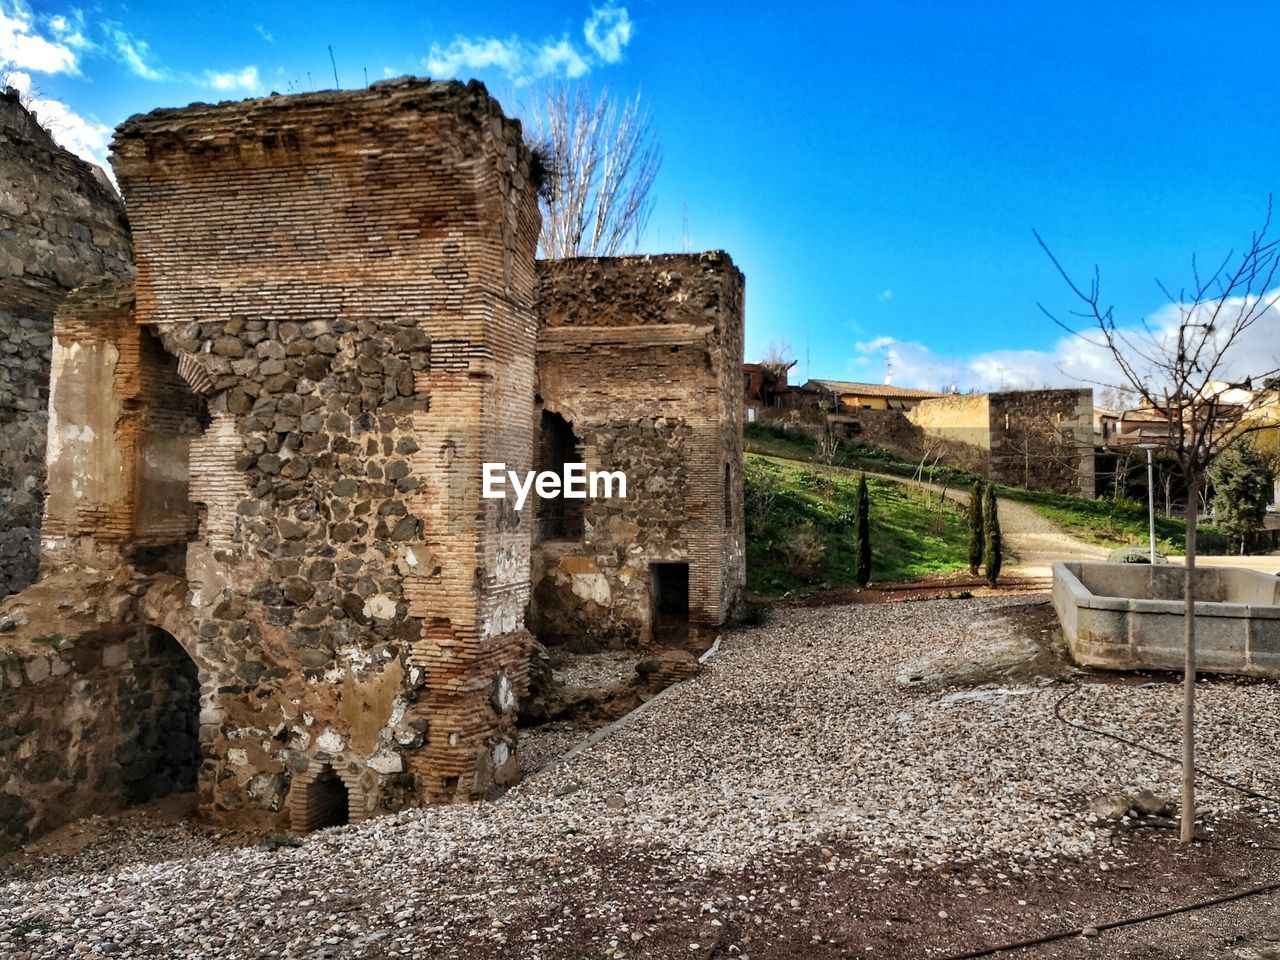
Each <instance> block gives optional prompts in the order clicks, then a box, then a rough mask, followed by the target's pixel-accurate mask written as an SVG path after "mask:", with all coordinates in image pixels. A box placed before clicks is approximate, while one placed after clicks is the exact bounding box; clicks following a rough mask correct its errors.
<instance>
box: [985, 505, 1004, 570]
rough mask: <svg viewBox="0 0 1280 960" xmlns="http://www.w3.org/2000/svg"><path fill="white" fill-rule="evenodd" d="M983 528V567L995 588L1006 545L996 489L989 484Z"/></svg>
mask: <svg viewBox="0 0 1280 960" xmlns="http://www.w3.org/2000/svg"><path fill="white" fill-rule="evenodd" d="M982 526H983V529H984V531H985V533H986V536H985V538H984V539H985V549H984V550H983V551H982V565H983V566H984V567H985V568H986V570H985V573H986V577H987V583H989V584H991V586H993V587H994V586H995V585H996V581H997V580H999V579H1000V565H1001V563H1002V562H1003V557H1002V556H1001V553H1002V551H1003V549H1004V543H1003V540H1002V538H1001V536H1000V512H999V508H998V507H997V505H996V488H995V487H993V486H992V485H991V484H987V488H986V490H985V491H984V492H983V495H982Z"/></svg>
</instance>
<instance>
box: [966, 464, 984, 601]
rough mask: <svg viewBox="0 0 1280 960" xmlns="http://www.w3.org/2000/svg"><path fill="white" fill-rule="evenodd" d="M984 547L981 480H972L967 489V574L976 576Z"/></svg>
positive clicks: (980, 564)
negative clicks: (971, 484)
mask: <svg viewBox="0 0 1280 960" xmlns="http://www.w3.org/2000/svg"><path fill="white" fill-rule="evenodd" d="M984 547H985V544H984V543H983V535H982V481H981V480H975V481H973V489H971V490H970V491H969V576H971V577H976V576H977V575H978V568H979V567H981V566H982V551H983V549H984Z"/></svg>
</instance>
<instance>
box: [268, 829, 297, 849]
mask: <svg viewBox="0 0 1280 960" xmlns="http://www.w3.org/2000/svg"><path fill="white" fill-rule="evenodd" d="M265 846H266V848H267V849H268V850H279V849H280V848H281V847H300V846H302V838H301V837H300V836H298V835H297V834H296V833H273V834H271V836H269V837H267V841H266V844H265Z"/></svg>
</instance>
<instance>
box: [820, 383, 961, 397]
mask: <svg viewBox="0 0 1280 960" xmlns="http://www.w3.org/2000/svg"><path fill="white" fill-rule="evenodd" d="M815 388H817V389H821V390H829V391H831V392H832V393H854V394H857V395H858V396H860V397H902V398H910V399H915V400H928V399H929V398H931V397H945V396H946V394H945V393H938V392H936V391H934V390H916V389H915V388H913V387H895V386H893V385H891V384H883V383H854V382H852V381H849V380H810V381H809V382H808V383H806V384H805V385H804V387H803V388H802V389H805V390H812V389H815Z"/></svg>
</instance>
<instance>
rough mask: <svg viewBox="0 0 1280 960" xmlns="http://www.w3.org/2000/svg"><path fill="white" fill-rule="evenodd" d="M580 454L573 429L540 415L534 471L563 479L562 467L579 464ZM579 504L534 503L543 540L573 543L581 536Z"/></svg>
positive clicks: (552, 416) (562, 500) (554, 417)
mask: <svg viewBox="0 0 1280 960" xmlns="http://www.w3.org/2000/svg"><path fill="white" fill-rule="evenodd" d="M581 462H582V451H581V446H580V444H579V442H578V438H577V437H576V436H574V433H573V427H572V426H571V425H570V424H569V421H567V420H566V419H565V418H564V417H562V416H560V414H558V413H553V412H551V411H550V410H544V411H542V429H541V433H540V438H539V443H538V464H537V467H538V470H539V472H541V471H544V470H545V471H550V472H552V473H557V474H560V475H561V476H563V475H564V465H565V464H566V463H581ZM584 502H585V501H583V500H566V499H565V498H564V497H559V496H557V497H548V498H547V499H546V500H542V499H539V500H538V520H539V523H540V524H541V529H542V536H543V538H544V539H547V540H573V539H577V538H579V537H581V536H582V507H583V504H584Z"/></svg>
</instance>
